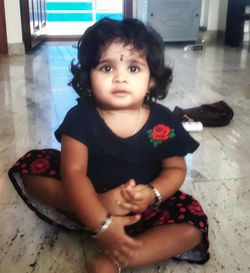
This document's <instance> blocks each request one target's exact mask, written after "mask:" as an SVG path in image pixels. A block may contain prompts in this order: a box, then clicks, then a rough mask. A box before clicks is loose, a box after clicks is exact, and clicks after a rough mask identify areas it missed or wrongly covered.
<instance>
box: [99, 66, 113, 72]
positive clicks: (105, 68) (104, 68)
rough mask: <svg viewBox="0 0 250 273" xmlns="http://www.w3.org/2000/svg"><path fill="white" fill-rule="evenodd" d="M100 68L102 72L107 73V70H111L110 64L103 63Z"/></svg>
mask: <svg viewBox="0 0 250 273" xmlns="http://www.w3.org/2000/svg"><path fill="white" fill-rule="evenodd" d="M100 70H101V71H102V72H105V73H107V72H111V71H112V67H111V66H110V65H104V66H102V67H101V69H100Z"/></svg>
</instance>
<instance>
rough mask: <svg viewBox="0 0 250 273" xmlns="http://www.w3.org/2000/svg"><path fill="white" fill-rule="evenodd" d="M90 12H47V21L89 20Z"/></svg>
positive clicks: (90, 17) (90, 19)
mask: <svg viewBox="0 0 250 273" xmlns="http://www.w3.org/2000/svg"><path fill="white" fill-rule="evenodd" d="M92 20H93V16H92V13H47V21H48V22H91V21H92Z"/></svg>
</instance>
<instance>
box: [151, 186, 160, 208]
mask: <svg viewBox="0 0 250 273" xmlns="http://www.w3.org/2000/svg"><path fill="white" fill-rule="evenodd" d="M148 187H149V188H150V189H152V191H153V193H154V196H155V201H154V204H153V205H152V206H153V208H155V209H158V208H159V207H160V205H161V201H162V198H161V193H160V192H159V191H158V190H157V189H156V188H155V187H154V186H153V185H151V184H148Z"/></svg>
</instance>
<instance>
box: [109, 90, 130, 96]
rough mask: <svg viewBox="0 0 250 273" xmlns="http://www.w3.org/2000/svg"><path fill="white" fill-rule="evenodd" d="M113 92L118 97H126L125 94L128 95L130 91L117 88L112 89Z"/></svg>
mask: <svg viewBox="0 0 250 273" xmlns="http://www.w3.org/2000/svg"><path fill="white" fill-rule="evenodd" d="M112 94H113V95H115V96H117V97H124V96H126V95H128V94H129V92H127V91H125V90H115V91H112Z"/></svg>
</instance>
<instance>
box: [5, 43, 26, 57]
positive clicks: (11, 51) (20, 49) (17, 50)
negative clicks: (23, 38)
mask: <svg viewBox="0 0 250 273" xmlns="http://www.w3.org/2000/svg"><path fill="white" fill-rule="evenodd" d="M8 55H9V56H15V55H25V49H24V44H23V43H11V44H8Z"/></svg>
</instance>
